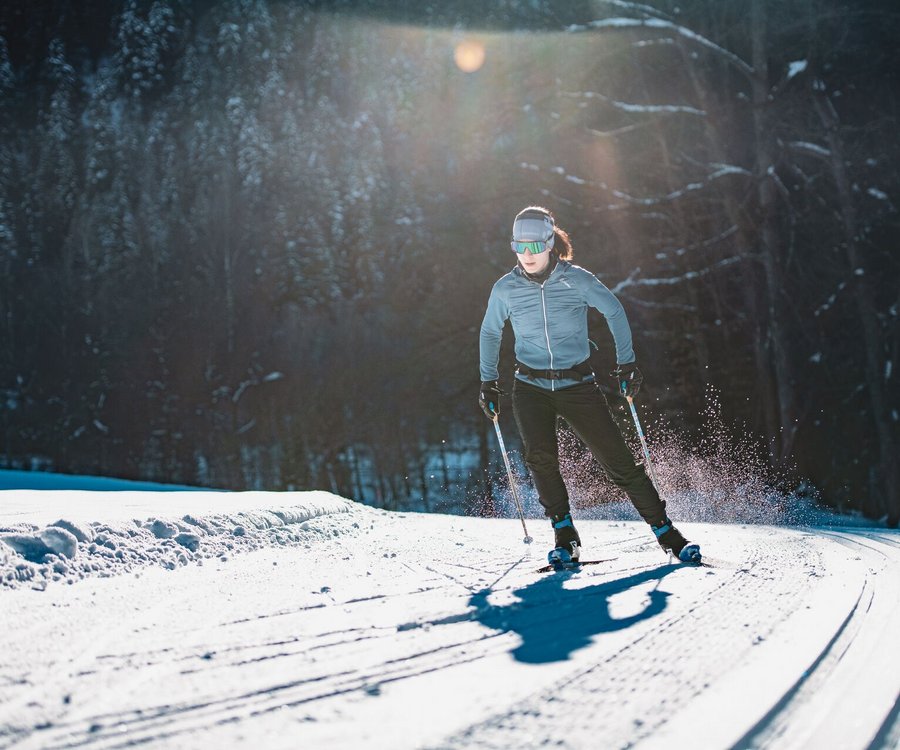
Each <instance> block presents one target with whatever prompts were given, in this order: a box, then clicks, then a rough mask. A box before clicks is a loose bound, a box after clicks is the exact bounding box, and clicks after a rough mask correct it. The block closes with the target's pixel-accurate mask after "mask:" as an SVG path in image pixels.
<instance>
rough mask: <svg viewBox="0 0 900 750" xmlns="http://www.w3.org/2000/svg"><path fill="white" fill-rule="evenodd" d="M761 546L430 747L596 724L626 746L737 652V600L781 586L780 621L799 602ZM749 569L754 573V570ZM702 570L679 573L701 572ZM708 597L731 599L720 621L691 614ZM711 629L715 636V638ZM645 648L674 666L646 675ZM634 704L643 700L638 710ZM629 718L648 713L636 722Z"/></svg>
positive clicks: (560, 740)
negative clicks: (662, 613) (524, 694)
mask: <svg viewBox="0 0 900 750" xmlns="http://www.w3.org/2000/svg"><path fill="white" fill-rule="evenodd" d="M803 546H804V549H803V552H802V558H803V559H812V558H815V557H816V555H815V551H814V550H813V549H812V548H811V546H810V545H809V544H808V543H806V544H804V545H803ZM779 551H780V552H781V553H782V554H781V555H780V558H781V560H782V562H781V564H784V563H786V562H788V561H791V562H793V560H792V558H796V557H798V554H797V553H796V552H795V551H794V552H793V553H792V554H791V555H788V554H785V553H784V551H783V550H779ZM767 552H768V559H764V554H763V552H762V551H761V550H759V549H756V550H754V554H753V557H752V559H751V560H749V562H748V564H747V565H745V569H743V570H737V571H735V572H734V573H733V574H732V575H731V576H730V577H728V578H727V579H726V580H725V581H723V582H722V583H720V584H718V585H717V586H715V587H714V588H713V590H712V591H709V592H707V594H706V595H705V596H704V597H702V598H701V599H700V600H699V601H695V602H693V603H691V604H690V605H689V606H688V607H687V608H686V609H685V610H684V611H682V612H680V613H678V614H675V615H672V616H669V617H668V618H666V619H665V620H664V621H662V622H660V623H659V624H657V626H656V627H655V628H651V629H649V630H646V631H645V632H643V633H642V634H641V635H639V636H638V637H636V638H634V639H632V640H631V641H630V642H629V643H628V644H627V645H625V646H623V647H621V648H619V649H618V650H617V651H616V652H614V653H612V654H610V655H609V656H607V657H605V658H603V659H601V660H600V661H597V662H595V663H593V664H590V665H588V666H587V667H583V668H581V669H578V670H577V671H576V672H575V673H574V674H573V675H571V676H570V677H567V678H566V680H565V681H564V682H563V681H561V682H558V683H556V684H554V685H548V686H547V687H546V688H545V689H542V690H541V691H539V692H538V693H535V694H533V695H532V696H531V697H528V698H526V699H525V700H523V701H520V702H519V703H517V704H516V705H514V706H512V707H508V708H506V709H504V710H503V711H501V712H500V713H498V714H497V715H495V716H494V717H492V718H490V719H488V720H486V721H483V722H480V723H478V724H475V725H474V726H472V727H469V728H468V729H465V730H463V731H462V732H460V733H458V734H456V735H454V736H453V737H450V738H448V739H447V740H446V741H445V742H443V743H440V744H437V745H433V746H432V747H433V748H435V750H437V749H440V750H456V749H457V748H479V750H480V749H482V748H484V749H485V750H490V749H493V748H497V749H498V750H499V749H502V748H505V747H507V742H508V738H509V736H510V734H509V733H510V731H515V732H516V733H517V734H518V733H521V732H524V733H525V734H526V735H527V736H530V737H531V738H532V739H533V742H534V745H535V746H537V745H541V744H543V743H546V744H548V745H549V744H552V745H554V746H556V747H560V748H569V747H571V748H578V747H585V746H588V745H589V744H590V743H591V737H592V728H594V727H597V726H602V727H604V735H605V737H609V738H615V741H614V742H612V743H609V746H615V747H630V746H631V745H633V744H635V743H637V742H639V741H641V740H643V739H645V738H647V737H649V736H650V735H651V734H652V733H653V731H654V730H655V729H656V728H657V727H658V726H660V725H661V724H663V723H664V722H665V720H666V719H665V716H666V715H667V714H669V713H672V712H677V710H678V708H679V707H680V706H681V705H683V704H685V703H687V702H688V701H689V700H690V699H691V698H692V697H693V696H694V695H696V694H697V693H699V692H701V691H702V689H703V687H700V688H698V689H695V690H684V686H685V685H689V684H691V679H690V677H691V673H693V676H696V677H697V679H698V680H699V684H700V685H701V686H702V685H703V683H704V682H706V680H707V679H708V677H707V675H713V677H714V676H715V674H716V673H718V672H722V671H724V670H727V668H728V666H729V665H730V664H732V663H733V662H734V661H735V660H736V659H737V658H739V655H738V656H735V654H734V653H733V645H734V644H733V640H732V639H731V638H725V637H721V634H722V633H723V632H733V630H734V629H735V626H736V625H739V624H740V622H741V620H746V619H749V618H752V612H751V611H750V610H748V608H746V607H745V606H743V604H744V603H745V602H746V601H747V600H750V599H751V598H752V595H753V593H754V592H755V591H758V590H768V592H769V596H771V594H772V587H773V584H774V585H775V586H778V585H779V584H780V587H779V591H778V592H777V595H776V598H783V600H784V601H783V602H782V603H781V605H780V607H779V610H780V619H779V621H780V620H783V619H785V618H787V617H788V616H789V615H790V613H791V612H792V611H793V609H794V608H795V606H796V605H797V604H798V603H799V601H801V600H802V598H803V594H802V593H800V594H797V593H796V592H794V591H792V589H793V588H794V583H795V582H794V580H793V579H792V578H791V577H789V576H781V577H780V580H779V577H778V576H774V575H766V573H767V565H770V564H774V561H773V560H772V557H773V555H772V551H771V550H768V551H767ZM755 569H759V571H758V572H754V570H755ZM701 570H703V569H702V568H699V569H696V570H694V571H691V570H684V572H685V573H693V572H697V573H699V572H700V571H701ZM713 597H716V598H720V597H723V598H726V599H730V600H733V601H732V602H731V603H730V604H727V605H725V606H722V605H719V606H717V607H716V608H715V610H714V611H715V612H716V613H718V614H719V615H720V616H725V619H726V620H727V621H726V622H721V621H719V618H713V619H714V621H710V618H704V617H695V616H694V615H695V613H696V612H697V610H699V609H701V608H703V607H704V605H706V603H707V602H708V601H710V600H711V599H712V598H713ZM754 625H755V627H753V628H748V629H753V630H763V631H765V632H768V631H769V630H771V629H772V628H774V627H775V626H776V625H777V623H776V622H771V621H769V622H762V621H757V622H755V623H754ZM717 635H719V636H720V637H718V639H717V638H716V636H717ZM670 643H674V644H675V647H676V649H675V650H673V649H671V648H669V646H668V644H670ZM710 646H712V648H710ZM752 647H753V643H752V642H750V641H748V642H747V644H746V646H745V649H744V650H749V649H751V648H752ZM648 653H655V654H666V653H677V658H676V659H675V660H674V661H675V663H674V664H667V663H666V662H657V663H655V664H654V665H653V667H652V668H651V671H652V674H651V675H647V674H646V672H647V664H648V661H650V662H651V663H652V662H653V660H652V659H648V656H647V654H648ZM700 665H702V666H703V668H700ZM641 676H643V677H644V679H643V680H642V679H640V677H641ZM620 685H622V686H624V688H625V689H626V692H627V697H626V698H625V699H624V700H623V698H622V697H621V696H620V695H619V694H617V688H618V686H620ZM547 696H552V699H551V700H548V697H547ZM635 702H639V703H640V704H641V705H639V706H638V707H637V708H636V707H635V706H634V703H635ZM573 706H577V707H578V710H577V711H572V707H573ZM635 716H645V717H647V718H646V720H637V721H635V719H634V718H633V717H635ZM560 727H565V731H561V730H560ZM570 737H571V738H572V740H571V742H570V741H569V739H568V738H570Z"/></svg>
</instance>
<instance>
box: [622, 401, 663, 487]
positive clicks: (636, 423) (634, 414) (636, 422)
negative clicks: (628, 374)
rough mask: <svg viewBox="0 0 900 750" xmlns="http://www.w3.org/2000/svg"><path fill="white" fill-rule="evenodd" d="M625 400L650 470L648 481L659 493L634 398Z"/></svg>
mask: <svg viewBox="0 0 900 750" xmlns="http://www.w3.org/2000/svg"><path fill="white" fill-rule="evenodd" d="M624 393H625V389H624V388H623V389H622V395H624ZM625 399H626V400H627V401H628V406H629V407H631V416H632V418H633V419H634V426H635V427H636V428H637V434H638V437H639V438H640V439H641V448H643V450H644V460H645V461H646V462H647V468H648V469H649V470H650V481H651V482H653V486H654V487H655V488H656V491H657V492H659V482H658V481H656V472H655V471H654V470H653V462H652V461H651V460H650V451H649V450H648V449H647V441H646V440H645V439H644V430H643V428H642V427H641V420H639V419H638V415H637V409H635V408H634V398H632V397H631V396H625Z"/></svg>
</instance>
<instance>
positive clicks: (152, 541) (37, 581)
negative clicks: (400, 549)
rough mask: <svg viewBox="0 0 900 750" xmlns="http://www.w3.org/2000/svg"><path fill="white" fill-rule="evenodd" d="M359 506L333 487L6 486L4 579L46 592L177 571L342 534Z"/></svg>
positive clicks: (0, 552) (1, 514)
mask: <svg viewBox="0 0 900 750" xmlns="http://www.w3.org/2000/svg"><path fill="white" fill-rule="evenodd" d="M357 507H358V506H357V505H356V504H355V503H353V502H352V501H350V500H347V499H345V498H342V497H338V496H337V495H332V494H331V493H328V492H289V493H278V492H209V491H207V492H203V491H198V492H193V491H192V492H172V491H144V492H115V493H96V492H91V491H82V490H71V491H66V490H45V491H39V490H10V491H4V492H0V587H3V588H17V587H21V586H30V587H32V588H36V589H40V590H43V589H44V588H45V587H46V586H47V584H48V583H49V582H51V581H60V582H62V581H65V582H66V583H74V582H75V581H77V580H79V579H82V578H85V577H87V576H104V577H105V576H111V575H115V574H119V573H124V572H128V571H132V570H135V569H137V568H140V567H142V566H162V567H164V568H168V569H174V568H177V567H179V566H182V565H188V564H189V563H192V562H197V563H201V564H202V562H203V560H204V559H209V558H217V559H219V560H224V559H227V557H228V556H229V555H231V554H232V553H235V552H240V551H248V550H253V549H258V548H260V547H263V546H273V545H277V546H307V547H308V546H309V545H311V544H312V543H314V541H315V540H316V539H317V538H319V539H321V538H322V537H323V536H325V537H329V536H333V535H335V534H339V533H341V531H340V529H341V528H343V527H344V526H345V525H347V524H348V523H351V522H349V521H345V520H342V522H340V523H332V522H324V521H323V522H320V523H312V522H313V520H314V519H319V518H322V517H331V519H332V521H333V520H334V519H335V518H337V516H336V515H335V514H339V515H340V516H349V515H350V514H352V511H353V510H354V509H355V508H357Z"/></svg>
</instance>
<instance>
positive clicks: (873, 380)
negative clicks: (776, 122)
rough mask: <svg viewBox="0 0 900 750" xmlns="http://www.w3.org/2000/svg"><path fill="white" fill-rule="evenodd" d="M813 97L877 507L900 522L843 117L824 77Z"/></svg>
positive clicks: (899, 490) (898, 483)
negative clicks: (840, 249) (862, 385)
mask: <svg viewBox="0 0 900 750" xmlns="http://www.w3.org/2000/svg"><path fill="white" fill-rule="evenodd" d="M813 101H814V104H815V108H816V112H817V114H818V115H819V119H820V120H821V121H822V125H823V126H824V127H825V137H826V139H827V141H828V148H829V150H830V152H831V153H830V165H831V173H832V176H833V177H834V182H835V186H836V187H837V196H838V205H839V206H840V211H841V224H842V228H843V232H844V249H845V251H846V253H847V262H848V264H849V271H850V274H851V283H850V287H851V289H852V290H853V291H852V293H853V298H854V301H855V303H856V310H857V314H858V315H859V320H860V323H861V325H862V335H863V336H862V338H863V345H864V346H865V363H864V367H863V369H864V370H865V381H866V388H867V392H868V394H869V401H870V403H871V407H872V419H873V421H874V422H875V433H876V435H877V436H878V448H879V461H880V464H881V471H880V472H879V473H880V474H881V478H882V482H881V484H882V488H883V492H884V494H883V496H882V498H881V502H880V503H877V507H880V510H881V512H882V513H884V514H885V515H887V519H888V524H889V525H891V526H897V524H898V522H900V477H898V470H897V449H896V448H895V447H894V440H893V435H892V430H891V423H890V416H889V414H888V403H887V398H886V397H885V392H884V388H883V386H882V382H881V378H882V373H884V371H885V370H884V350H883V347H882V343H881V336H880V331H879V323H878V314H877V312H876V310H875V305H874V304H873V299H874V293H873V290H872V288H871V284H870V283H869V277H868V275H866V273H865V268H864V267H863V265H862V260H861V258H860V256H859V246H858V237H859V221H858V219H857V214H856V206H855V205H854V203H853V193H852V191H851V187H850V178H849V176H848V174H847V167H846V162H845V159H844V141H843V138H842V137H841V132H840V119H839V117H838V114H837V112H836V111H835V109H834V107H833V106H832V104H831V101H830V100H829V99H828V96H827V95H826V93H825V85H824V83H822V82H821V81H816V82H815V84H814V86H813Z"/></svg>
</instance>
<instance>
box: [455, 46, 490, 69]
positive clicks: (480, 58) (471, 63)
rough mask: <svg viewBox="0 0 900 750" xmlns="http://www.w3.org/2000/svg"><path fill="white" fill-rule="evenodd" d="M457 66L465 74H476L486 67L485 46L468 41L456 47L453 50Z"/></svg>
mask: <svg viewBox="0 0 900 750" xmlns="http://www.w3.org/2000/svg"><path fill="white" fill-rule="evenodd" d="M453 59H454V61H455V62H456V66H457V67H458V68H459V69H460V70H461V71H463V72H464V73H474V72H475V71H477V70H479V69H480V68H481V66H482V65H484V45H483V44H482V43H481V42H476V41H474V40H471V39H467V40H465V41H463V42H460V43H459V44H457V45H456V48H455V49H454V50H453Z"/></svg>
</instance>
